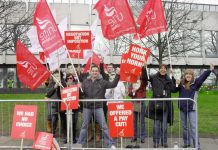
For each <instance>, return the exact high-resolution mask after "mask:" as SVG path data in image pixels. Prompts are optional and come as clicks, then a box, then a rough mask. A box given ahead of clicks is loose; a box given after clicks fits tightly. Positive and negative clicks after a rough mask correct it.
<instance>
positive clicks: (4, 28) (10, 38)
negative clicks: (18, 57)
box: [0, 0, 35, 87]
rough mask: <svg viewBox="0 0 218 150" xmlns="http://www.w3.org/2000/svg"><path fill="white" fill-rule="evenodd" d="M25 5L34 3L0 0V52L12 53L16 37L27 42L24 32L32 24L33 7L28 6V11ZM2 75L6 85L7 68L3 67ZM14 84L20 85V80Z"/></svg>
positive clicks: (14, 48) (8, 73)
mask: <svg viewBox="0 0 218 150" xmlns="http://www.w3.org/2000/svg"><path fill="white" fill-rule="evenodd" d="M26 4H28V5H26ZM27 6H29V7H35V4H34V3H31V5H30V4H29V3H24V2H21V1H14V0H0V53H3V52H4V53H9V54H14V53H15V50H16V43H17V40H18V39H21V40H22V41H23V42H24V43H28V39H27V37H26V35H25V33H26V32H27V31H28V29H29V26H30V25H31V24H32V18H33V10H35V9H32V8H30V9H29V10H31V11H28V10H27ZM3 75H4V78H3V81H4V82H3V83H4V84H3V87H6V85H7V82H6V81H7V78H8V77H9V76H10V72H8V69H7V68H3ZM16 78H17V76H16ZM17 81H18V79H17ZM16 85H17V87H20V82H16Z"/></svg>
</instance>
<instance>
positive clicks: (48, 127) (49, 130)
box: [47, 120, 51, 133]
mask: <svg viewBox="0 0 218 150" xmlns="http://www.w3.org/2000/svg"><path fill="white" fill-rule="evenodd" d="M47 132H48V133H51V120H47Z"/></svg>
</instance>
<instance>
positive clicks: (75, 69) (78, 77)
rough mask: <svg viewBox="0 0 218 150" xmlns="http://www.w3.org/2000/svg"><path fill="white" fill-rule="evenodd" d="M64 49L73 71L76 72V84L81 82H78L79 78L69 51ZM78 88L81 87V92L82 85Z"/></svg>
mask: <svg viewBox="0 0 218 150" xmlns="http://www.w3.org/2000/svg"><path fill="white" fill-rule="evenodd" d="M66 51H67V55H68V58H69V59H70V63H71V64H72V66H73V71H74V72H75V74H76V79H77V81H78V84H81V82H80V80H79V77H78V75H77V72H76V69H75V67H74V64H73V61H72V59H71V57H70V53H69V51H68V50H66ZM80 89H81V91H82V92H83V89H82V87H80Z"/></svg>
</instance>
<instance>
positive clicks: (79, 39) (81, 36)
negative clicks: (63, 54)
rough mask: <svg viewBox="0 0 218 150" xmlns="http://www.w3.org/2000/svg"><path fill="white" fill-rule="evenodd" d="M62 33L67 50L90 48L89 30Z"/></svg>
mask: <svg viewBox="0 0 218 150" xmlns="http://www.w3.org/2000/svg"><path fill="white" fill-rule="evenodd" d="M64 35H65V44H66V47H67V49H68V50H84V49H92V40H91V31H65V32H64Z"/></svg>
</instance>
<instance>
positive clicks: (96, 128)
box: [95, 123, 101, 142]
mask: <svg viewBox="0 0 218 150" xmlns="http://www.w3.org/2000/svg"><path fill="white" fill-rule="evenodd" d="M100 131H101V128H100V125H99V124H98V123H95V140H96V142H100V133H101V132H100Z"/></svg>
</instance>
